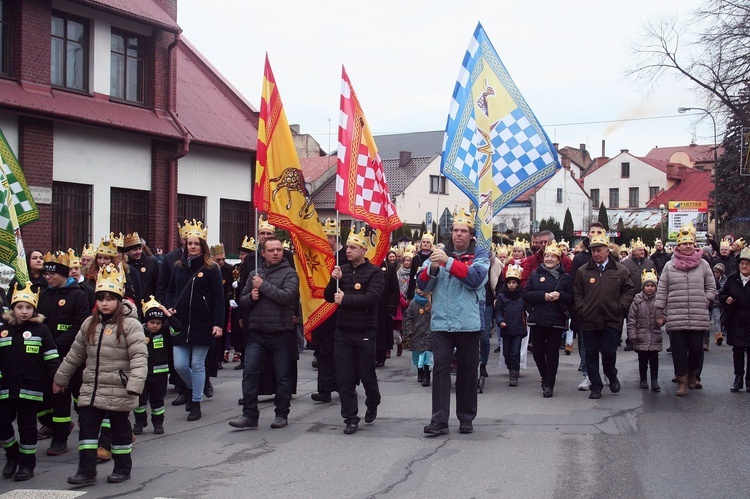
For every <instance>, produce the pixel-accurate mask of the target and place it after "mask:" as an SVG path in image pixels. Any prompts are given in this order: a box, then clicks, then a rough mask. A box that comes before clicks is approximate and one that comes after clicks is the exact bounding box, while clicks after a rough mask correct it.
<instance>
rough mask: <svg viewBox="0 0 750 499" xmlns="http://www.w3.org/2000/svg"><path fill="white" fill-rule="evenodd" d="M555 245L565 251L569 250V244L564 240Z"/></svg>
mask: <svg viewBox="0 0 750 499" xmlns="http://www.w3.org/2000/svg"><path fill="white" fill-rule="evenodd" d="M557 245H558V246H560V248H565V249H566V250H569V249H570V243H569V242H568V241H566V240H565V239H560V242H559V243H557Z"/></svg>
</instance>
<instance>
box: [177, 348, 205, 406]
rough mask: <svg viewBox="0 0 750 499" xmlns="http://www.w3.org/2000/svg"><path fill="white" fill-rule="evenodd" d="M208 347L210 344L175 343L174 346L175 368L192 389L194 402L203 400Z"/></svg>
mask: <svg viewBox="0 0 750 499" xmlns="http://www.w3.org/2000/svg"><path fill="white" fill-rule="evenodd" d="M208 348H209V347H208V346H203V345H175V346H173V347H172V353H173V354H174V370H175V371H177V374H178V375H179V376H180V378H181V379H182V381H184V382H185V385H187V387H188V388H189V389H190V390H192V392H193V395H192V397H191V398H190V400H192V401H193V402H200V401H201V400H203V386H204V385H205V383H206V355H208Z"/></svg>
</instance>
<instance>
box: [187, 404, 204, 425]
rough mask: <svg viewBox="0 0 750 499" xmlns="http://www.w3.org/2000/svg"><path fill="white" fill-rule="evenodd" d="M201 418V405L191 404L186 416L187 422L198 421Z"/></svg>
mask: <svg viewBox="0 0 750 499" xmlns="http://www.w3.org/2000/svg"><path fill="white" fill-rule="evenodd" d="M200 418H201V403H200V402H193V403H192V405H191V407H190V414H188V417H187V420H188V421H198V420H199V419H200Z"/></svg>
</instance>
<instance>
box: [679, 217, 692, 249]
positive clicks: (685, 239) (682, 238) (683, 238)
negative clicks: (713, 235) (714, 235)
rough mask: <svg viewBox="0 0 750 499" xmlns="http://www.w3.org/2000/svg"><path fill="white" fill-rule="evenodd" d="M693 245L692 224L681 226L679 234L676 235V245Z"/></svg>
mask: <svg viewBox="0 0 750 499" xmlns="http://www.w3.org/2000/svg"><path fill="white" fill-rule="evenodd" d="M684 243H695V227H694V226H693V222H688V223H687V225H683V226H682V228H681V229H680V232H678V233H677V244H678V245H679V244H684Z"/></svg>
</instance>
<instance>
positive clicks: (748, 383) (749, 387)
mask: <svg viewBox="0 0 750 499" xmlns="http://www.w3.org/2000/svg"><path fill="white" fill-rule="evenodd" d="M745 391H747V392H750V378H745Z"/></svg>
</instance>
